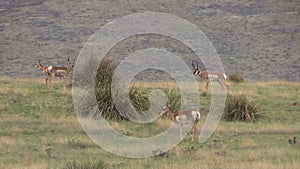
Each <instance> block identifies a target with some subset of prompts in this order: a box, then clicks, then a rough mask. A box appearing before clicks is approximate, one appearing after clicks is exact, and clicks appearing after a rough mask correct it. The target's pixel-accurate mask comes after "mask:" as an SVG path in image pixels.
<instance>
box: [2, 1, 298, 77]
mask: <svg viewBox="0 0 300 169" xmlns="http://www.w3.org/2000/svg"><path fill="white" fill-rule="evenodd" d="M145 11H153V12H163V13H169V14H173V15H176V16H179V17H182V18H184V19H187V20H188V21H190V22H191V23H193V24H195V25H196V26H197V27H198V28H199V29H201V30H202V31H203V32H204V33H205V34H206V35H207V36H208V38H209V39H210V40H211V42H212V43H213V45H214V46H215V48H216V50H217V52H218V53H219V55H220V57H221V60H222V61H223V64H224V68H225V71H226V72H228V73H232V72H236V71H238V72H242V73H244V74H245V75H246V76H247V77H248V78H250V79H253V80H274V79H282V80H291V81H299V80H300V73H299V72H300V57H299V54H300V45H299V40H300V17H299V15H300V14H299V11H300V1H297V0H289V1H285V0H281V1H275V0H266V1H259V0H256V1H248V0H241V1H233V0H225V1H221V0H220V1H219V0H217V1H209V0H201V1H194V0H187V1H179V0H160V1H158V2H152V1H144V0H127V1H119V0H103V1H95V0H76V1H63V0H24V1H20V2H19V1H14V0H9V1H4V2H0V37H1V38H0V56H1V57H0V75H6V76H40V75H41V72H39V71H38V70H37V69H35V68H33V64H34V63H35V61H36V60H37V59H42V61H43V63H45V64H52V65H64V64H66V59H67V58H68V57H70V58H74V59H75V58H76V57H77V56H78V54H79V51H80V49H81V48H82V46H83V43H84V42H85V41H86V40H87V39H88V38H89V36H91V35H92V34H93V33H94V32H95V31H96V30H97V29H99V28H100V27H101V26H103V25H104V24H106V23H108V22H109V21H112V20H114V19H116V18H119V17H122V16H124V15H127V14H133V13H137V12H145ZM134 45H139V43H135V44H134ZM158 46H159V45H158ZM131 48H132V47H131ZM120 49H122V47H121V48H120ZM123 49H126V46H123ZM129 49H130V47H129ZM126 50H127V49H126ZM115 55H118V53H115ZM187 57H189V56H187ZM187 60H189V59H187Z"/></svg>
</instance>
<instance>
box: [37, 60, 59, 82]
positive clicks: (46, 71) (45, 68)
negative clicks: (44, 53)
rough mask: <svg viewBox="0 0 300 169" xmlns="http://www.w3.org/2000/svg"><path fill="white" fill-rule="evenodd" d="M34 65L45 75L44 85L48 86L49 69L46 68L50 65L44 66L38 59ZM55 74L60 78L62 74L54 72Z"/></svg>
mask: <svg viewBox="0 0 300 169" xmlns="http://www.w3.org/2000/svg"><path fill="white" fill-rule="evenodd" d="M35 67H37V68H39V69H40V70H41V71H42V72H43V74H44V76H45V80H46V87H48V80H49V73H48V72H49V70H48V68H49V67H51V66H44V65H42V63H41V60H40V59H39V60H38V61H37V62H36V64H35ZM55 76H57V77H59V78H60V79H62V78H63V75H62V74H55Z"/></svg>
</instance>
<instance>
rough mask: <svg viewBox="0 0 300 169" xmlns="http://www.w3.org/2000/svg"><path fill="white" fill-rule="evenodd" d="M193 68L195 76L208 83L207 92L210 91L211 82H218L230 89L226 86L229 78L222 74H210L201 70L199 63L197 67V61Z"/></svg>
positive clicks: (193, 63) (193, 62)
mask: <svg viewBox="0 0 300 169" xmlns="http://www.w3.org/2000/svg"><path fill="white" fill-rule="evenodd" d="M192 66H193V68H194V73H193V74H194V75H198V76H200V77H201V78H202V79H203V80H205V82H206V90H207V89H208V85H209V83H210V82H211V81H217V82H218V83H219V84H220V85H221V86H222V87H224V86H226V88H227V89H228V85H227V84H226V79H227V76H226V74H225V73H222V72H210V71H203V70H201V69H200V68H199V65H198V63H197V64H196V65H195V61H194V60H193V61H192Z"/></svg>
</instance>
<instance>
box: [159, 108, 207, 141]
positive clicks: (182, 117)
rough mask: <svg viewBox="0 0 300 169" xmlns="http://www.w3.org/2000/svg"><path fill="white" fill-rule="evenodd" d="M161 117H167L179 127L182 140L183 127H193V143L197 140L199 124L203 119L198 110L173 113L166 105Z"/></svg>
mask: <svg viewBox="0 0 300 169" xmlns="http://www.w3.org/2000/svg"><path fill="white" fill-rule="evenodd" d="M160 115H165V116H167V117H168V118H169V119H171V120H172V121H174V122H175V123H176V124H178V125H179V132H180V138H182V127H183V125H185V124H189V125H191V126H192V141H194V139H195V133H196V131H197V127H196V125H197V123H198V121H199V120H200V118H201V115H200V113H199V112H198V111H196V110H179V111H176V112H173V111H172V109H171V107H170V105H166V106H165V107H164V108H163V110H162V111H161V113H160Z"/></svg>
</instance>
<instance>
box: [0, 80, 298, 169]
mask: <svg viewBox="0 0 300 169" xmlns="http://www.w3.org/2000/svg"><path fill="white" fill-rule="evenodd" d="M144 85H145V84H144ZM149 85H150V84H149ZM153 85H155V84H151V85H150V86H152V87H153ZM157 85H160V84H157ZM199 86H200V90H201V91H202V92H201V93H204V92H203V91H204V83H200V84H199ZM0 88H1V90H0V112H1V113H0V124H1V130H0V138H1V139H0V168H12V169H13V168H16V169H45V168H48V169H52V168H53V169H56V168H63V167H65V165H66V164H67V163H68V162H70V161H73V160H76V161H80V162H81V161H83V162H84V161H87V160H101V161H104V162H106V163H107V164H108V167H109V168H124V169H131V168H153V169H154V168H163V169H170V168H172V169H179V168H190V169H194V168H204V169H206V168H213V169H218V168H222V169H223V168H228V169H229V168H239V169H240V168H242V169H243V168H244V169H246V168H271V169H272V168H276V169H277V168H278V169H281V168H286V169H293V168H297V166H300V161H299V158H300V145H299V144H295V145H291V144H289V142H288V140H289V139H291V138H293V137H298V138H299V139H300V123H299V121H300V105H299V100H300V97H299V96H300V85H299V83H295V82H284V81H276V82H255V83H250V82H246V83H239V84H233V83H231V84H230V92H232V93H244V94H247V95H248V96H249V97H250V98H251V99H253V100H254V101H255V102H256V104H257V107H258V109H259V114H260V118H259V119H258V120H257V121H255V122H252V123H246V122H228V121H224V120H222V121H221V123H220V124H219V126H218V128H217V130H216V131H215V133H214V134H213V136H212V137H211V138H210V139H209V140H208V141H207V142H205V143H204V144H200V143H198V142H191V139H190V136H188V137H187V138H185V139H184V140H183V141H182V142H181V143H180V144H179V145H177V146H176V147H175V148H173V149H171V150H170V151H169V152H168V153H167V154H166V155H164V156H162V157H152V158H145V159H129V158H124V157H118V156H115V155H113V154H111V153H108V152H106V151H104V150H103V149H101V147H99V146H97V145H96V144H95V143H93V141H92V140H91V139H89V137H88V136H87V135H86V134H85V132H84V131H83V129H82V128H81V125H80V124H79V122H78V120H77V117H76V113H75V112H74V109H73V104H72V95H71V88H70V87H69V88H67V90H66V91H63V90H62V85H61V83H60V82H59V81H58V80H57V81H56V82H55V83H54V84H53V87H52V88H49V89H46V88H45V87H44V81H43V80H42V79H29V78H28V79H21V78H6V77H1V78H0ZM200 97H201V98H200V99H202V100H201V104H203V108H201V115H202V119H201V120H200V123H199V124H198V128H201V126H202V125H203V123H204V120H205V118H206V115H207V112H206V110H207V109H208V107H209V98H210V94H209V92H208V93H207V94H205V95H204V94H201V96H200ZM110 124H111V126H113V127H114V128H116V129H118V130H119V131H121V132H129V133H131V134H132V135H133V136H137V137H142V136H151V135H153V134H155V133H157V132H159V131H161V130H162V129H163V128H166V127H168V126H169V125H170V124H171V122H170V121H169V120H168V119H164V118H162V119H158V120H156V121H155V122H154V123H152V124H144V125H136V124H133V123H131V122H129V121H121V122H117V121H111V122H110ZM196 136H199V133H197V135H196Z"/></svg>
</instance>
